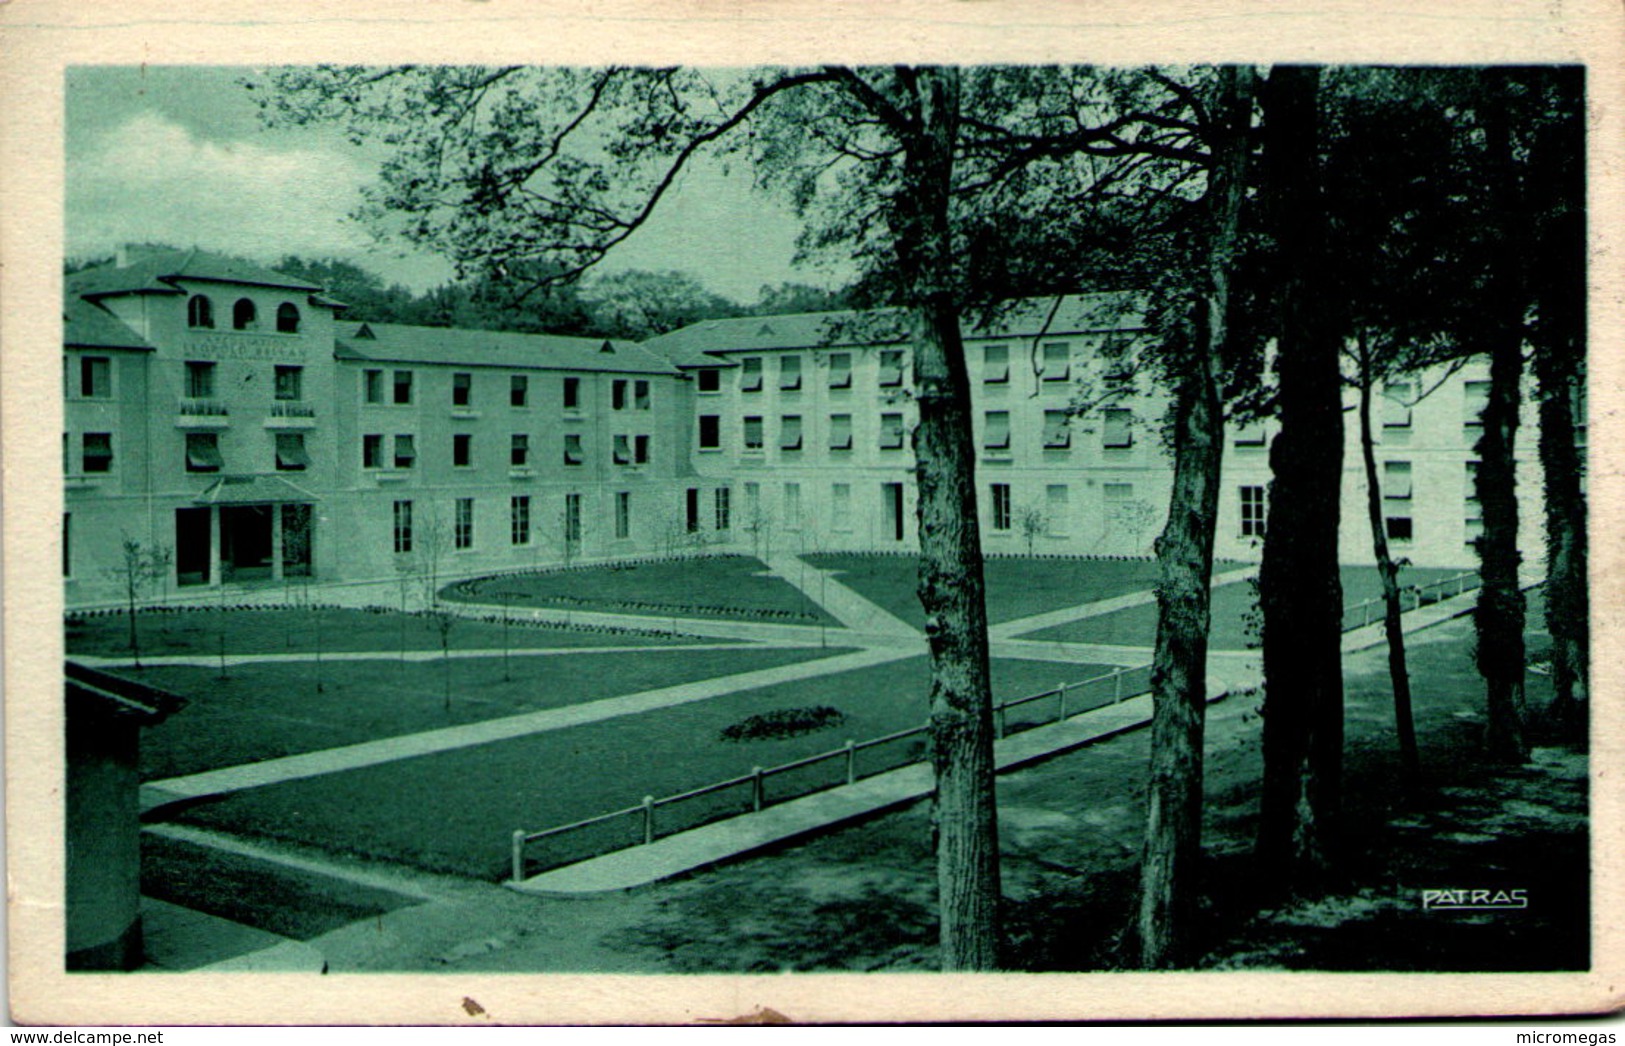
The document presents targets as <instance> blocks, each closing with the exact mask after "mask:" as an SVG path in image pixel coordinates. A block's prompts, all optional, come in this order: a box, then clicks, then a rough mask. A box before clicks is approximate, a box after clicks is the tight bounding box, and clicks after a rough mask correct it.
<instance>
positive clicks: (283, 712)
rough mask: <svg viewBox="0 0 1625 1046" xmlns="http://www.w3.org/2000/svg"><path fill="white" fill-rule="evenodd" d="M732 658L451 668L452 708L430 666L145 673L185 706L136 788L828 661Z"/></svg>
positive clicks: (680, 655) (656, 657)
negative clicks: (326, 750)
mask: <svg viewBox="0 0 1625 1046" xmlns="http://www.w3.org/2000/svg"><path fill="white" fill-rule="evenodd" d="M835 652H836V651H831V650H818V649H789V650H785V649H771V648H762V647H750V646H740V647H738V648H732V649H726V650H690V649H685V648H683V647H674V648H671V649H662V648H659V647H652V648H650V649H649V650H648V651H647V652H644V651H641V650H640V651H639V656H637V657H628V656H626V655H624V654H609V653H604V654H594V653H574V654H564V655H559V656H542V657H516V658H511V659H510V661H509V667H510V674H511V676H512V680H511V681H509V680H505V679H504V678H503V675H504V673H503V664H502V658H500V657H490V658H479V657H473V658H458V659H454V660H452V661H451V662H449V665H450V669H451V691H452V696H451V708H450V710H449V711H447V709H446V707H445V697H444V690H443V685H444V683H443V681H444V675H443V670H444V666H443V664H442V663H440V662H438V661H428V662H406V663H404V664H403V663H401V662H398V661H390V660H386V661H328V662H325V663H324V664H323V665H322V668H321V673H322V680H323V687H322V690H321V692H319V693H318V692H317V690H316V687H315V679H316V668H315V665H314V663H313V662H304V663H294V664H279V663H257V664H247V665H233V666H232V667H231V669H230V674H229V675H228V676H227V677H226V678H224V679H222V678H220V674H219V671H218V669H215V668H213V667H201V666H174V667H155V668H147V669H145V670H144V671H143V672H142V673H141V679H142V680H143V681H144V682H148V683H151V684H153V685H155V686H160V687H164V688H165V689H169V690H172V691H174V692H175V693H178V694H182V695H184V696H185V697H186V698H187V699H188V701H189V704H188V705H187V706H186V708H184V709H183V710H181V712H179V713H178V714H176V715H174V716H171V717H170V718H169V719H167V720H166V721H165V722H163V723H162V724H160V725H158V726H156V727H153V728H151V729H149V730H146V731H145V732H144V733H143V735H142V744H141V771H142V776H143V777H144V778H145V779H147V780H154V779H160V778H164V777H173V776H177V775H180V774H190V773H197V772H199V771H202V770H212V769H216V768H218V767H223V766H235V765H237V764H239V763H247V762H254V761H257V760H261V759H273V758H277V757H279V756H286V755H295V754H298V753H302V752H313V751H318V750H320V749H324V748H334V747H337V746H339V745H347V744H355V743H358V742H361V741H371V740H376V739H378V738H382V737H394V736H399V735H403V734H412V733H417V732H419V731H423V730H435V729H439V728H441V727H447V726H456V725H459V724H462V723H470V722H478V721H481V720H486V719H497V718H501V717H503V716H510V715H518V714H520V713H523V712H534V711H538V710H540V709H544V708H557V707H561V706H564V705H572V704H579V703H581V702H583V701H593V700H596V699H598V698H605V697H614V696H616V695H619V694H629V693H636V692H638V691H641V690H651V689H655V688H657V687H664V686H673V685H675V684H678V683H685V682H690V681H694V680H699V679H709V678H712V677H714V676H724V675H733V674H735V673H738V672H748V671H752V670H754V669H759V668H771V667H774V666H776V665H788V664H796V663H799V662H802V661H809V660H813V659H815V658H819V657H825V656H828V655H829V654H832V653H835Z"/></svg>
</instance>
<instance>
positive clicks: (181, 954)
mask: <svg viewBox="0 0 1625 1046" xmlns="http://www.w3.org/2000/svg"><path fill="white" fill-rule="evenodd" d="M141 935H142V947H143V950H144V951H145V953H146V960H147V961H146V965H144V966H143V967H141V969H142V970H144V971H149V972H153V973H180V972H183V971H198V970H210V971H220V972H231V971H237V972H245V973H246V972H258V973H273V972H275V973H324V972H326V969H327V963H326V962H325V961H324V960H323V959H322V954H321V952H319V951H318V950H316V949H315V948H313V947H312V946H310V945H308V944H305V943H303V942H302V941H295V940H291V939H289V938H287V937H281V936H278V935H277V934H274V933H270V932H268V931H266V930H258V929H255V928H254V927H252V926H244V925H243V924H242V923H235V922H232V921H231V920H229V919H222V918H220V917H218V916H214V915H209V914H208V913H206V912H199V911H195V910H193V909H191V908H183V907H181V906H180V905H178V904H170V903H168V902H167V901H160V900H156V899H155V898H152V897H143V898H141ZM136 990H137V991H139V989H136Z"/></svg>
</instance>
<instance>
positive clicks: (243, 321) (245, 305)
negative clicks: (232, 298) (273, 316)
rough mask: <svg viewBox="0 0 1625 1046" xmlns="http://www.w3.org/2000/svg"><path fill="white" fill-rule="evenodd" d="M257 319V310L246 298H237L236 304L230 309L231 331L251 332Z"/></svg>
mask: <svg viewBox="0 0 1625 1046" xmlns="http://www.w3.org/2000/svg"><path fill="white" fill-rule="evenodd" d="M258 318H259V310H258V309H256V308H254V303H253V302H251V301H249V300H248V299H247V298H238V299H237V304H235V305H233V306H232V307H231V326H232V329H233V330H240V331H246V330H253V329H254V326H255V322H256V321H257V319H258Z"/></svg>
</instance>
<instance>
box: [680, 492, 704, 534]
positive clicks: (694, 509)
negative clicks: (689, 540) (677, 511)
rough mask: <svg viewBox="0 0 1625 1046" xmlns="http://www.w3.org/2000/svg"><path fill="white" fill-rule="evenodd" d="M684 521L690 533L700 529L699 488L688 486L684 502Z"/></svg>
mask: <svg viewBox="0 0 1625 1046" xmlns="http://www.w3.org/2000/svg"><path fill="white" fill-rule="evenodd" d="M683 508H684V522H685V524H686V526H687V528H688V532H689V533H690V534H693V533H696V532H698V531H699V529H700V488H699V487H689V488H688V496H687V498H686V500H685V503H684V506H683Z"/></svg>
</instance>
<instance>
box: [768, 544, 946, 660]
mask: <svg viewBox="0 0 1625 1046" xmlns="http://www.w3.org/2000/svg"><path fill="white" fill-rule="evenodd" d="M763 562H764V563H766V564H767V569H768V570H770V571H772V572H773V573H774V574H775V575H777V576H778V577H779V578H781V579H782V580H784V581H786V582H788V583H789V584H790V585H791V586H793V587H795V588H797V589H800V590H801V592H802V594H803V595H805V596H806V597H807V598H808V599H809V600H811V601H812V602H814V603H816V604H817V605H819V606H821V607H823V608H824V609H825V610H826V611H828V612H829V613H830V615H831V616H833V617H834V618H835V620H837V621H839V622H840V623H841V624H842V625H845V626H846V627H847V628H848V629H850V630H851V631H853V632H858V633H862V634H865V635H873V636H886V637H892V636H895V637H900V638H909V639H918V638H920V635H921V633H920V630H919V629H917V628H915V627H914V626H913V625H911V624H909V623H908V622H906V621H904V620H903V619H902V618H900V617H897V616H896V615H895V614H893V613H892V612H891V611H889V610H887V609H885V608H884V607H881V606H878V605H876V604H875V603H873V602H871V601H870V600H869V599H868V598H866V597H864V596H862V595H859V594H858V593H857V592H856V591H854V590H853V589H851V588H849V587H847V586H846V585H843V584H842V583H841V582H840V581H838V580H837V579H836V577H835V572H834V571H829V570H822V569H820V568H818V567H815V566H813V565H812V564H810V563H808V562H806V561H805V560H803V559H801V558H800V557H799V556H793V555H789V554H786V553H780V554H778V555H775V556H772V557H770V558H766V559H764V560H763Z"/></svg>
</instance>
